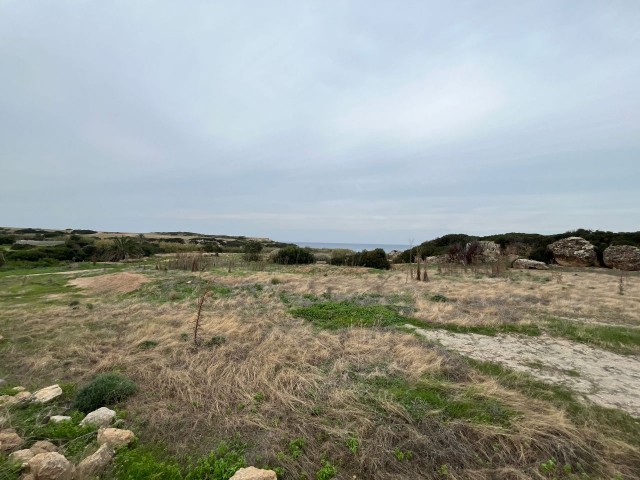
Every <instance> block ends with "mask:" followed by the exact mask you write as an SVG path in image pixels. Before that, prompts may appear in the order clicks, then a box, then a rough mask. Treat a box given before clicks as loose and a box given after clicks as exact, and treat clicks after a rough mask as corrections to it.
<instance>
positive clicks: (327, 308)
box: [290, 301, 409, 330]
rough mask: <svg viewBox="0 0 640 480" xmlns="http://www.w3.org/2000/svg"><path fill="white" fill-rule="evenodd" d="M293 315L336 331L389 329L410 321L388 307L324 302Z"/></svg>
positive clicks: (292, 311)
mask: <svg viewBox="0 0 640 480" xmlns="http://www.w3.org/2000/svg"><path fill="white" fill-rule="evenodd" d="M290 312H291V314H292V315H293V316H295V317H300V318H304V319H306V320H309V321H310V322H311V323H313V324H314V325H315V326H317V327H320V328H324V329H328V330H336V329H339V328H347V327H374V326H378V327H387V326H390V325H401V324H404V323H407V322H408V321H409V319H408V318H406V317H404V316H403V315H401V314H400V313H398V312H397V311H396V310H395V309H394V308H392V307H390V306H387V305H364V306H363V305H355V304H353V303H351V302H347V301H344V302H322V303H316V304H313V305H310V306H308V307H300V308H294V309H292V310H291V311H290Z"/></svg>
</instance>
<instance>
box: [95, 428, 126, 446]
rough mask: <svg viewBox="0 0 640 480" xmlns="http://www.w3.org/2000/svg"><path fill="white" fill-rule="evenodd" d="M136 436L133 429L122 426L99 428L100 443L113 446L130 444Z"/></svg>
mask: <svg viewBox="0 0 640 480" xmlns="http://www.w3.org/2000/svg"><path fill="white" fill-rule="evenodd" d="M134 438H135V435H134V433H133V432H132V431H131V430H122V429H120V428H101V429H100V430H98V445H110V446H111V447H113V448H118V447H123V446H125V445H129V444H130V443H131V442H132V441H133V439H134Z"/></svg>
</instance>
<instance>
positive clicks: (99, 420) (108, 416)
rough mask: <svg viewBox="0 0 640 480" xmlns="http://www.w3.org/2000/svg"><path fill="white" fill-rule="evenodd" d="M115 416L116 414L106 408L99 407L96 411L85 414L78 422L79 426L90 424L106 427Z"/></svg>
mask: <svg viewBox="0 0 640 480" xmlns="http://www.w3.org/2000/svg"><path fill="white" fill-rule="evenodd" d="M115 416H116V412H114V411H113V410H111V409H110V408H107V407H100V408H99V409H97V410H94V411H93V412H91V413H89V414H87V416H86V417H84V419H83V420H82V421H81V422H80V425H86V424H88V423H92V424H94V425H97V426H99V427H108V426H109V425H110V424H111V422H112V421H113V419H114V418H115Z"/></svg>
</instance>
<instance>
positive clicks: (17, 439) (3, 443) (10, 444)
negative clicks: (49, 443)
mask: <svg viewBox="0 0 640 480" xmlns="http://www.w3.org/2000/svg"><path fill="white" fill-rule="evenodd" d="M23 443H24V440H23V439H22V437H21V436H20V435H18V434H17V433H16V431H15V430H14V429H12V428H8V429H6V430H2V431H0V452H10V451H12V450H15V449H16V448H18V447H19V446H20V445H22V444H23Z"/></svg>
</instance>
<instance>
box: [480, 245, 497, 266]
mask: <svg viewBox="0 0 640 480" xmlns="http://www.w3.org/2000/svg"><path fill="white" fill-rule="evenodd" d="M478 243H479V244H480V248H481V250H480V255H478V257H477V260H478V261H479V262H480V263H494V262H497V261H498V259H499V258H500V245H498V244H497V243H496V242H489V241H486V240H481V241H479V242H478Z"/></svg>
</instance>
